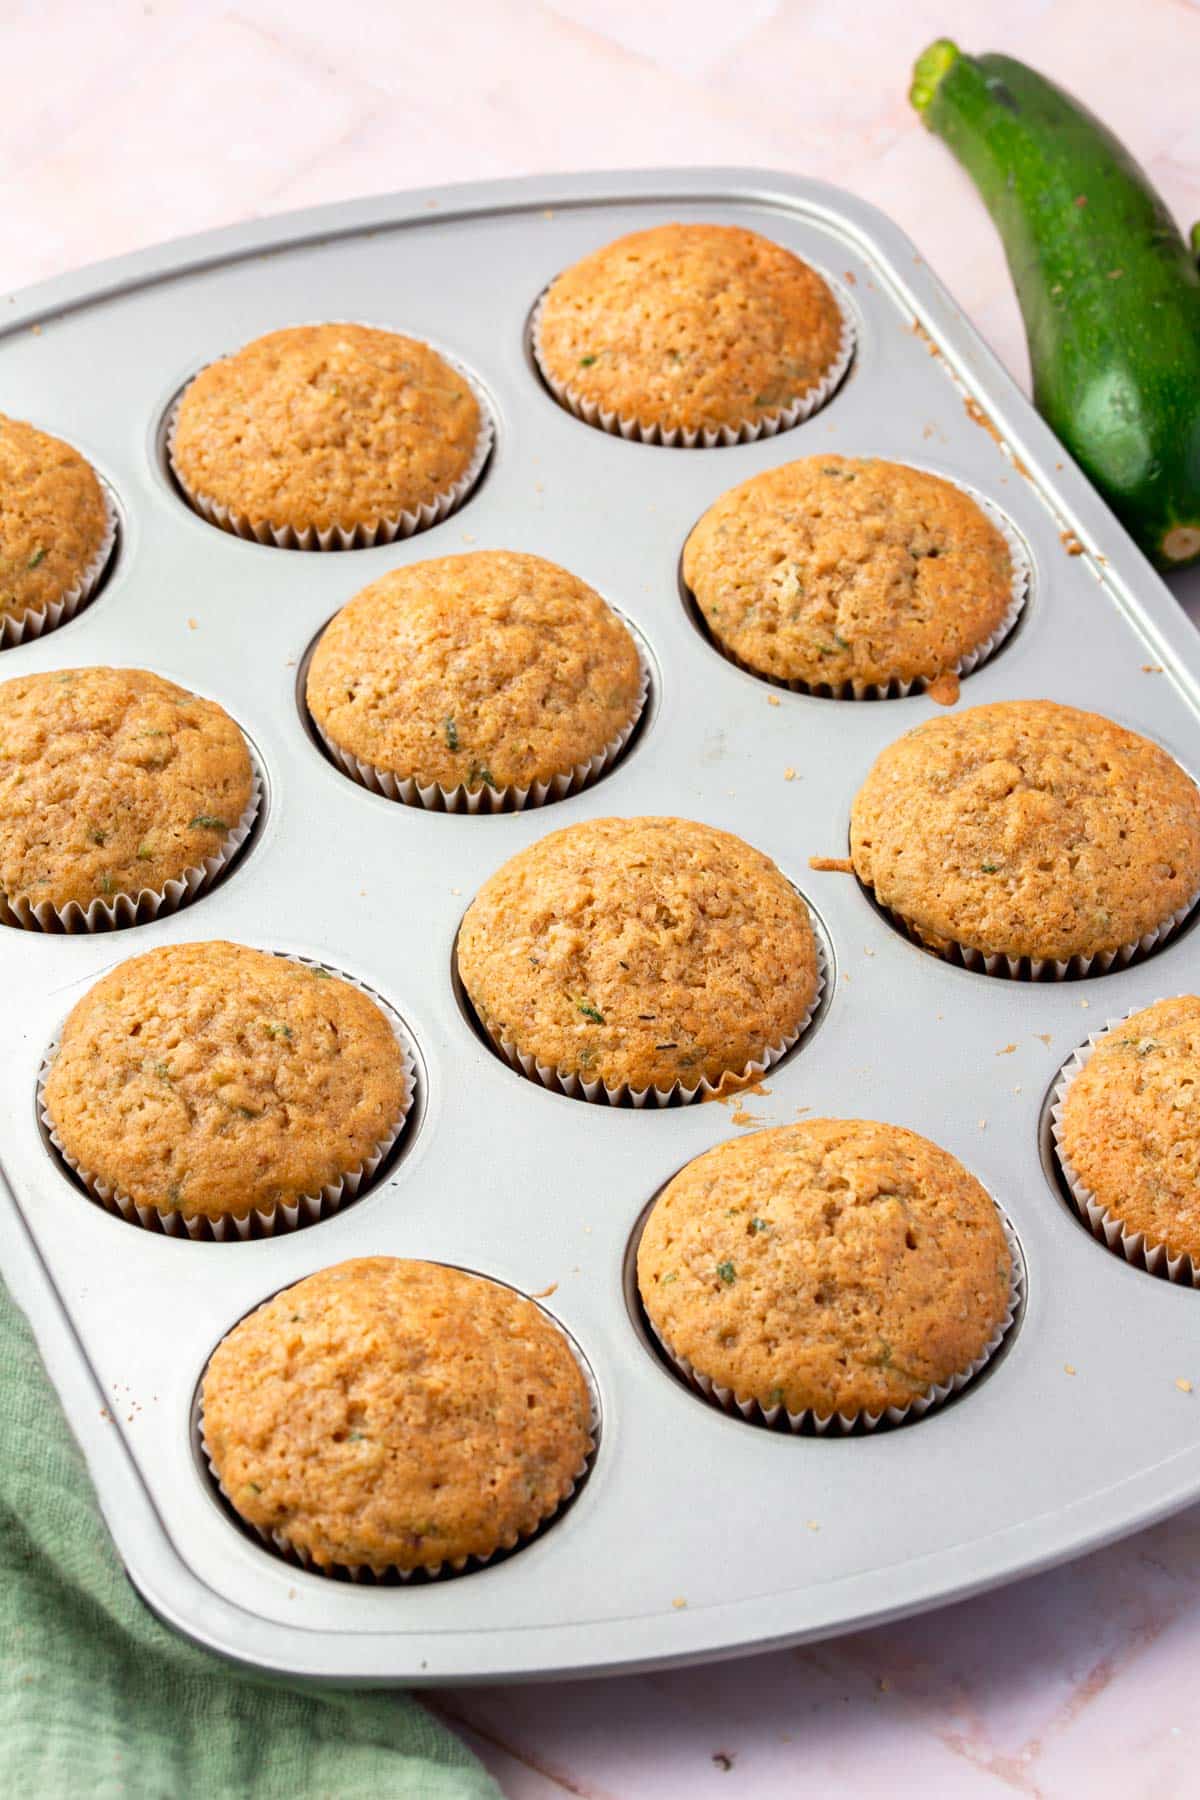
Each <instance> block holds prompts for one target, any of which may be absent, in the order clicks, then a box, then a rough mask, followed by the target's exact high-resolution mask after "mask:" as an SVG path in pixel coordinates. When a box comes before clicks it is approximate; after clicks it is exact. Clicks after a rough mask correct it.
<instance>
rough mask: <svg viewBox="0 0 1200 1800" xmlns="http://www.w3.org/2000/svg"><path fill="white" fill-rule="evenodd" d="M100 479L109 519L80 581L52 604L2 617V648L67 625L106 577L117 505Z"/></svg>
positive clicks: (97, 477) (0, 619)
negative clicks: (101, 539) (102, 537)
mask: <svg viewBox="0 0 1200 1800" xmlns="http://www.w3.org/2000/svg"><path fill="white" fill-rule="evenodd" d="M93 472H94V471H93ZM96 479H97V481H98V482H99V483H100V493H101V495H102V497H103V500H104V511H105V515H106V521H107V522H106V527H105V532H104V539H103V542H102V543H101V545H100V548H99V549H98V550H97V552H96V554H95V556H93V558H92V560H91V562H90V563H89V564H88V565H87V567H86V568H85V569H84V571H83V574H82V575H81V576H80V577H79V579H78V581H76V582H75V583H74V584H73V585H72V586H71V587H69V588H68V589H67V590H66V592H65V593H64V594H60V595H59V597H58V599H57V600H52V601H51V602H50V604H49V605H48V606H42V607H38V606H31V607H29V609H28V610H27V611H26V612H23V613H20V614H17V615H9V616H5V617H3V618H0V650H11V649H13V648H14V646H15V645H17V644H23V643H25V642H27V641H31V640H32V639H34V638H40V637H41V636H43V634H44V633H46V632H47V631H56V630H57V629H58V627H59V626H60V625H65V624H66V623H67V621H68V619H73V618H74V617H75V615H76V613H78V612H82V610H83V608H84V607H85V606H86V605H87V603H88V601H89V600H91V599H92V598H93V596H94V595H95V593H96V590H97V588H98V587H99V586H100V583H101V581H102V580H103V579H104V574H105V571H106V570H107V568H108V565H109V562H110V561H111V559H112V553H113V550H114V548H115V546H116V542H117V509H116V505H115V503H114V501H113V497H112V494H111V493H110V492H109V488H108V483H107V482H106V481H105V480H104V479H103V477H102V476H100V475H99V474H97V475H96Z"/></svg>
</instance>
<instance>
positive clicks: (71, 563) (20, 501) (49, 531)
mask: <svg viewBox="0 0 1200 1800" xmlns="http://www.w3.org/2000/svg"><path fill="white" fill-rule="evenodd" d="M113 533H114V526H113V515H112V512H111V510H110V508H109V504H108V501H107V500H106V499H105V495H104V489H103V488H102V487H101V485H100V481H99V478H98V477H97V475H96V471H95V470H94V469H93V468H92V465H91V464H90V463H89V462H86V461H85V460H84V458H83V457H82V456H80V454H79V452H78V450H72V448H71V446H70V445H69V444H64V443H63V442H62V441H61V439H59V438H56V437H51V436H50V434H49V432H46V431H38V429H37V428H36V426H33V425H28V424H25V423H24V422H23V421H22V420H20V419H9V418H6V417H5V415H4V414H3V413H0V643H3V644H18V643H20V642H21V640H22V638H24V637H37V636H38V635H39V633H41V632H42V631H43V630H45V629H46V627H47V626H50V627H53V626H55V625H58V624H61V622H62V620H63V619H64V618H70V617H71V615H72V614H73V613H75V612H77V611H78V609H79V607H81V606H82V605H84V604H85V603H86V602H87V601H88V600H89V599H90V598H91V596H92V594H93V593H94V592H95V590H96V587H97V585H98V583H99V580H100V577H101V575H102V574H103V573H104V565H105V564H106V563H107V561H108V558H109V555H110V554H111V551H112V544H113Z"/></svg>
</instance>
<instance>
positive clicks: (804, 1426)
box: [642, 1207, 1025, 1437]
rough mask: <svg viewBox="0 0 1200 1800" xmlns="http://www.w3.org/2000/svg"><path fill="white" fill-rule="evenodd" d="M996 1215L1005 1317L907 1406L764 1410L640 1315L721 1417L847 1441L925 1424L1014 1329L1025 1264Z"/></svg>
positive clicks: (646, 1315)
mask: <svg viewBox="0 0 1200 1800" xmlns="http://www.w3.org/2000/svg"><path fill="white" fill-rule="evenodd" d="M996 1210H997V1212H998V1213H999V1216H1000V1223H1001V1225H1002V1227H1003V1229H1004V1236H1005V1239H1006V1240H1007V1243H1008V1249H1009V1254H1010V1256H1011V1257H1012V1284H1011V1286H1010V1288H1009V1295H1008V1308H1007V1310H1006V1312H1005V1314H1004V1317H1003V1318H1002V1319H1001V1321H1000V1323H999V1324H998V1325H997V1327H996V1329H995V1331H994V1332H993V1333H992V1336H991V1337H990V1338H989V1339H988V1341H987V1343H986V1344H985V1345H984V1347H983V1349H982V1350H981V1351H980V1353H979V1355H978V1356H977V1357H975V1358H974V1360H973V1361H972V1362H970V1363H968V1364H967V1366H966V1368H964V1369H960V1370H958V1371H957V1372H956V1373H955V1374H954V1375H951V1376H950V1377H949V1379H948V1380H946V1381H941V1382H935V1383H934V1384H933V1385H932V1386H931V1387H927V1388H926V1389H925V1391H924V1393H922V1394H918V1395H917V1396H916V1398H915V1399H913V1400H910V1401H909V1402H908V1404H907V1406H888V1407H885V1408H884V1409H883V1410H882V1411H881V1412H868V1411H865V1410H864V1411H862V1412H856V1413H843V1412H834V1413H819V1412H816V1411H815V1410H814V1409H813V1408H812V1407H805V1408H804V1410H803V1411H802V1412H798V1413H793V1412H788V1411H787V1410H786V1408H785V1407H784V1406H782V1405H779V1406H762V1405H760V1403H759V1402H758V1401H757V1400H755V1399H754V1398H753V1397H746V1396H743V1395H741V1394H738V1393H736V1392H735V1391H734V1389H733V1388H728V1387H723V1386H722V1385H721V1383H720V1382H717V1381H713V1380H712V1378H711V1377H710V1376H708V1375H702V1374H701V1373H700V1371H699V1369H697V1368H696V1367H695V1365H694V1364H693V1363H692V1362H690V1361H689V1359H688V1358H687V1357H686V1356H683V1355H682V1354H681V1353H680V1352H679V1351H677V1350H673V1349H672V1348H671V1346H670V1344H669V1343H668V1342H667V1341H666V1339H665V1338H664V1337H663V1336H662V1335H661V1333H660V1332H659V1330H658V1328H657V1326H656V1325H655V1323H654V1321H653V1319H651V1317H650V1315H649V1313H648V1312H647V1311H646V1308H645V1306H644V1305H643V1307H642V1315H643V1317H644V1318H645V1321H646V1323H647V1325H648V1326H649V1327H650V1330H651V1331H652V1332H653V1334H654V1337H655V1340H656V1341H657V1342H658V1343H659V1344H660V1345H661V1346H662V1349H663V1352H664V1354H665V1355H666V1356H667V1357H669V1358H670V1360H671V1362H672V1363H673V1364H674V1366H675V1368H676V1369H678V1371H679V1373H680V1374H681V1375H682V1376H683V1377H684V1380H685V1381H686V1382H687V1383H688V1385H689V1386H690V1387H693V1388H694V1389H695V1390H696V1392H697V1393H698V1394H701V1395H702V1396H703V1397H704V1399H705V1400H708V1401H709V1402H710V1403H711V1404H712V1405H714V1406H719V1407H720V1408H721V1410H722V1411H723V1412H727V1413H738V1414H740V1416H741V1417H742V1418H743V1419H746V1420H747V1421H748V1422H749V1423H750V1424H753V1425H778V1424H780V1423H785V1424H786V1425H787V1428H788V1430H789V1431H791V1432H794V1433H796V1434H797V1435H799V1434H804V1435H805V1436H815V1437H825V1436H826V1435H827V1434H832V1435H834V1436H835V1437H846V1436H848V1435H849V1434H850V1433H851V1432H854V1431H857V1432H868V1431H875V1430H877V1429H878V1427H879V1426H880V1425H903V1424H905V1423H906V1421H908V1420H910V1419H923V1418H924V1417H925V1414H926V1413H928V1412H930V1411H932V1410H933V1408H934V1407H936V1406H941V1405H942V1403H943V1402H944V1401H946V1400H949V1398H950V1396H951V1395H952V1394H957V1393H960V1392H961V1391H962V1389H963V1388H965V1387H966V1386H967V1384H968V1383H969V1382H971V1381H974V1379H975V1377H976V1376H977V1375H978V1374H979V1373H980V1372H981V1371H982V1370H983V1369H984V1368H986V1366H987V1364H988V1363H990V1362H991V1360H992V1358H993V1356H995V1354H996V1352H997V1350H998V1349H999V1348H1000V1346H1001V1344H1002V1343H1003V1342H1004V1340H1005V1338H1006V1337H1007V1336H1008V1333H1009V1331H1010V1330H1011V1329H1012V1325H1013V1321H1014V1320H1015V1318H1016V1315H1017V1311H1018V1309H1019V1307H1020V1304H1021V1298H1022V1295H1023V1293H1024V1289H1025V1263H1024V1259H1023V1257H1022V1255H1021V1247H1020V1244H1019V1243H1018V1242H1017V1237H1016V1233H1015V1232H1014V1231H1013V1229H1012V1226H1011V1225H1010V1224H1009V1222H1008V1220H1007V1219H1006V1218H1005V1216H1004V1214H1003V1213H1000V1212H999V1208H998V1207H997V1209H996Z"/></svg>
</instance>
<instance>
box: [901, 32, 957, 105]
mask: <svg viewBox="0 0 1200 1800" xmlns="http://www.w3.org/2000/svg"><path fill="white" fill-rule="evenodd" d="M961 54H962V52H961V51H960V50H959V47H958V45H957V44H956V43H955V42H954V40H953V38H936V39H935V40H934V42H933V43H932V44H930V46H929V48H928V49H927V50H922V52H921V54H920V56H918V58H917V60H916V62H915V63H914V64H913V78H912V86H911V87H910V88H909V90H908V97H909V99H910V100H911V101H912V104H913V105H914V106H915V107H916V109H917V111H918V112H919V113H923V112H924V111H925V108H926V107H927V106H928V105H929V102H930V101H931V100H932V99H933V96H934V95H935V94H936V93H937V91H938V89H939V87H941V85H942V82H943V81H944V80H945V78H946V76H947V75H948V74H949V72H950V70H951V69H952V68H953V67H954V65H955V63H956V62H957V61H958V59H959V57H960V55H961Z"/></svg>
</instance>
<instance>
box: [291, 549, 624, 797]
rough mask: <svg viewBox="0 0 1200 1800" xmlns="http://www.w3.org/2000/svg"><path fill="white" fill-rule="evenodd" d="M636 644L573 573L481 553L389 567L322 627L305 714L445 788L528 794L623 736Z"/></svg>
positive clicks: (393, 765)
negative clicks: (526, 791) (523, 791)
mask: <svg viewBox="0 0 1200 1800" xmlns="http://www.w3.org/2000/svg"><path fill="white" fill-rule="evenodd" d="M641 693H642V676H641V665H640V663H639V660H638V653H637V646H636V645H635V643H634V640H633V637H632V635H631V634H630V632H629V630H628V629H627V627H626V626H625V625H624V624H623V623H622V621H621V620H620V619H619V618H618V617H617V615H616V614H615V613H614V612H613V611H612V609H611V607H609V606H607V605H606V604H605V602H604V601H603V600H602V599H601V598H600V596H599V594H597V593H595V592H594V591H593V590H592V589H591V588H590V587H588V585H587V583H586V582H584V581H581V580H580V579H579V577H578V576H576V575H572V574H570V573H569V572H568V571H567V570H566V569H561V568H559V567H558V565H557V564H556V563H552V562H547V561H546V560H545V559H544V558H543V557H540V556H528V555H524V554H522V553H521V552H519V551H513V550H480V551H476V552H474V553H473V554H471V555H466V556H444V557H438V558H436V559H435V560H433V561H430V562H419V563H410V564H408V565H407V566H406V567H405V568H402V569H394V570H393V571H392V572H391V574H389V575H385V576H384V577H383V578H382V580H380V581H375V582H372V584H371V585H370V587H367V588H364V589H363V591H362V592H361V593H360V594H358V595H356V596H355V598H354V599H353V600H351V601H350V603H349V604H348V605H347V606H344V607H343V608H342V610H341V612H340V613H338V615H337V617H336V618H335V619H333V620H332V622H331V623H330V624H329V625H328V626H327V627H326V629H325V631H324V633H323V634H322V636H321V640H320V643H319V644H318V645H317V648H316V650H315V652H314V654H313V659H312V663H311V665H310V668H309V673H308V687H307V697H308V708H309V711H310V712H311V714H312V716H313V718H314V719H315V720H316V722H317V724H318V726H319V727H320V729H321V731H322V732H323V733H324V735H325V737H326V738H327V739H328V740H329V741H330V742H331V743H332V744H333V745H334V746H335V747H336V748H337V749H339V750H342V751H344V752H346V753H348V754H349V755H351V756H354V757H357V758H358V759H360V760H361V761H362V762H365V763H368V764H370V765H371V766H372V767H373V768H376V769H382V770H386V771H388V772H389V773H391V774H393V775H395V776H397V777H399V778H401V779H413V780H415V781H417V782H418V783H420V784H422V785H428V784H430V783H437V784H439V785H440V786H441V787H443V788H444V789H446V790H452V789H454V788H457V787H459V786H460V785H461V786H464V787H467V788H477V787H480V786H488V787H491V788H493V789H497V790H499V789H505V788H528V787H530V786H531V785H532V784H534V783H537V782H549V781H551V780H552V778H553V777H554V776H556V775H559V774H561V773H563V772H564V771H570V770H571V769H573V768H574V767H575V766H576V765H577V764H580V763H586V762H588V761H589V759H590V758H592V757H594V756H598V755H599V754H600V753H601V752H603V751H604V750H605V749H606V748H607V747H609V746H611V745H612V744H613V743H614V742H615V740H617V739H618V738H619V737H620V736H621V735H622V734H623V733H628V731H629V730H630V729H631V727H632V724H633V722H634V720H635V718H636V716H637V713H638V710H639V708H640V704H641Z"/></svg>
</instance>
